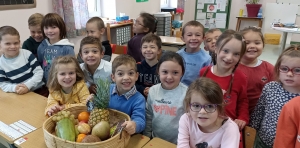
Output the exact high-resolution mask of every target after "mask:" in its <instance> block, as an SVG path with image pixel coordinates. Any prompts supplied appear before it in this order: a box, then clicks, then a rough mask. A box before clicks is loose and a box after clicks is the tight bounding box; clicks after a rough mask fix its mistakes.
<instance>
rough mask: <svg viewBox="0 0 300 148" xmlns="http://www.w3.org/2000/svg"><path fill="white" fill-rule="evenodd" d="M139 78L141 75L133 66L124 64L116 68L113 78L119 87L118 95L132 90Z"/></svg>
mask: <svg viewBox="0 0 300 148" xmlns="http://www.w3.org/2000/svg"><path fill="white" fill-rule="evenodd" d="M138 76H139V74H138V72H137V71H136V69H135V67H134V66H133V65H130V64H123V65H120V66H118V67H117V68H116V71H115V73H114V74H112V75H111V78H112V80H113V82H115V83H116V85H117V90H118V94H119V95H122V94H125V93H127V92H128V91H130V90H131V88H132V87H133V86H134V85H135V82H136V81H137V80H138Z"/></svg>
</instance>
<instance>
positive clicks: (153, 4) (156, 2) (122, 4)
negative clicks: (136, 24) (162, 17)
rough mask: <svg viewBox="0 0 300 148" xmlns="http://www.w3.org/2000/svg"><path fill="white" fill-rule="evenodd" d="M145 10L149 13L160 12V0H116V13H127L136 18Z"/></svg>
mask: <svg viewBox="0 0 300 148" xmlns="http://www.w3.org/2000/svg"><path fill="white" fill-rule="evenodd" d="M142 11H144V12H148V13H157V12H160V0H149V1H148V2H140V3H137V2H136V0H116V14H117V16H119V15H120V12H121V13H125V14H126V15H128V16H129V18H131V19H135V18H137V17H138V16H139V14H140V13H141V12H142Z"/></svg>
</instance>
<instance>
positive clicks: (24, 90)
mask: <svg viewBox="0 0 300 148" xmlns="http://www.w3.org/2000/svg"><path fill="white" fill-rule="evenodd" d="M17 86H18V89H16V92H17V94H19V95H23V94H26V93H28V92H29V89H28V87H27V86H26V85H25V84H18V85H17ZM16 88H17V87H16Z"/></svg>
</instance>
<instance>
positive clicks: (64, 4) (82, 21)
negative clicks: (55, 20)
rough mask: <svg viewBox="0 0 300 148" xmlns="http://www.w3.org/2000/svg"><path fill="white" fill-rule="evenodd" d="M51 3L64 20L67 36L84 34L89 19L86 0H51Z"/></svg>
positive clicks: (72, 36)
mask: <svg viewBox="0 0 300 148" xmlns="http://www.w3.org/2000/svg"><path fill="white" fill-rule="evenodd" d="M52 5H53V10H54V12H55V13H57V14H59V15H60V16H61V17H62V18H63V19H64V21H65V24H66V28H67V37H68V38H74V37H76V36H82V35H85V33H86V31H85V25H86V22H87V21H88V19H89V12H88V4H87V0H52Z"/></svg>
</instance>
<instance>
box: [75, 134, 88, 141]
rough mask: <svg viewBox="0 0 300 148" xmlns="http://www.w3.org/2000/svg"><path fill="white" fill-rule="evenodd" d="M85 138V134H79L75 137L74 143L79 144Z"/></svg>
mask: <svg viewBox="0 0 300 148" xmlns="http://www.w3.org/2000/svg"><path fill="white" fill-rule="evenodd" d="M85 136H86V135H85V134H79V135H78V136H77V139H76V142H81V141H82V140H83V139H84V137H85Z"/></svg>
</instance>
